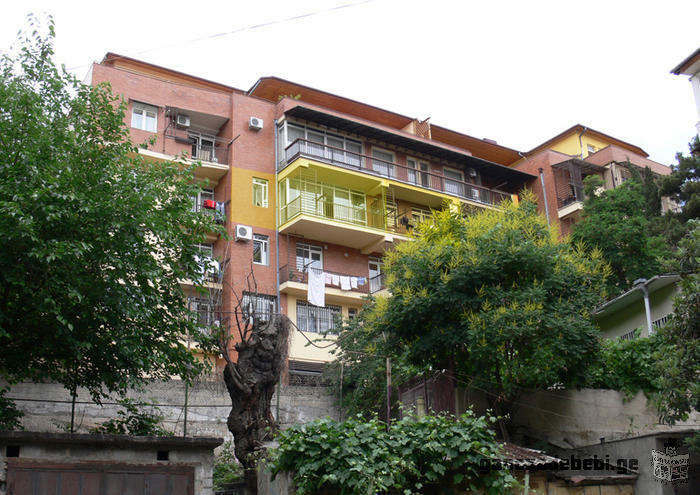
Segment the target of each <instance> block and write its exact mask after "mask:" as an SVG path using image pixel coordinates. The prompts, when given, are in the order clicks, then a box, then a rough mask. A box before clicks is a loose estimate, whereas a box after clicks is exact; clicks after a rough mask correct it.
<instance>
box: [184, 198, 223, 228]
mask: <svg viewBox="0 0 700 495" xmlns="http://www.w3.org/2000/svg"><path fill="white" fill-rule="evenodd" d="M192 211H194V212H197V213H199V212H202V213H204V214H205V215H211V216H212V217H214V220H215V221H216V222H217V223H221V224H224V223H226V215H225V214H224V213H222V212H220V211H217V210H215V209H211V208H205V207H204V203H196V202H195V203H193V204H192Z"/></svg>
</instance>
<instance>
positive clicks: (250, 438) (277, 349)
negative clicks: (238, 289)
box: [224, 315, 289, 495]
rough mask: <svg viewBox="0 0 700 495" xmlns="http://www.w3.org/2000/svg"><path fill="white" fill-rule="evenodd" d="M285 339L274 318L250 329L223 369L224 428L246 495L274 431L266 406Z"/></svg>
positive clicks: (281, 320)
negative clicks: (232, 445)
mask: <svg viewBox="0 0 700 495" xmlns="http://www.w3.org/2000/svg"><path fill="white" fill-rule="evenodd" d="M288 337H289V320H288V319H287V318H286V317H285V316H282V315H274V316H272V317H271V318H270V321H269V322H266V323H262V322H261V323H260V324H256V325H254V326H253V328H252V330H251V332H250V334H249V335H248V338H247V339H246V340H245V341H243V342H239V343H237V344H236V345H235V348H236V351H238V361H237V362H235V363H234V362H231V361H229V362H228V363H227V365H226V368H224V381H225V382H226V387H227V389H228V392H229V395H230V396H231V405H232V409H231V413H230V414H229V416H228V421H227V425H228V429H229V431H230V432H231V433H232V434H233V437H234V440H235V454H236V457H237V458H238V460H239V461H240V462H241V464H242V465H243V468H244V470H245V471H244V473H245V474H244V476H245V482H246V493H247V494H250V495H252V494H257V479H258V477H257V461H258V457H259V455H260V453H261V452H260V450H261V448H262V445H263V443H264V442H265V441H268V440H271V439H272V435H273V434H274V431H275V430H276V429H277V424H276V422H275V419H274V418H273V416H272V412H271V410H270V402H271V400H272V395H273V393H274V391H275V385H276V384H277V382H278V381H279V379H280V374H281V372H282V369H283V367H284V363H285V361H286V358H287V348H288V347H287V346H288V343H287V342H288Z"/></svg>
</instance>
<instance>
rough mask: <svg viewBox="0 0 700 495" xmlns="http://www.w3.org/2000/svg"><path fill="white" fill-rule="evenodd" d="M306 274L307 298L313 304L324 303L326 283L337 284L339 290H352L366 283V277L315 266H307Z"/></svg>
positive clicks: (320, 304)
mask: <svg viewBox="0 0 700 495" xmlns="http://www.w3.org/2000/svg"><path fill="white" fill-rule="evenodd" d="M308 274H309V276H308V279H309V280H308V284H307V285H308V294H307V300H308V301H309V303H310V304H313V305H314V306H325V305H326V285H335V286H339V287H340V290H352V289H357V288H358V287H359V286H360V285H365V284H366V283H367V278H366V277H353V276H351V275H338V274H336V273H331V272H324V271H323V270H322V269H321V268H316V267H308Z"/></svg>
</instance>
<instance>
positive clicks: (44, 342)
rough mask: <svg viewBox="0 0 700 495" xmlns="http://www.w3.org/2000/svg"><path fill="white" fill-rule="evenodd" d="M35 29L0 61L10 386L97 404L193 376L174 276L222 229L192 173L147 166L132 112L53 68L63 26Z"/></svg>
mask: <svg viewBox="0 0 700 495" xmlns="http://www.w3.org/2000/svg"><path fill="white" fill-rule="evenodd" d="M30 24H31V26H30V30H34V34H33V35H30V36H26V35H24V37H23V38H22V39H21V46H20V47H19V50H18V52H17V53H16V54H15V55H13V56H11V55H4V56H3V57H2V59H1V60H0V155H1V156H2V157H3V159H2V161H0V349H2V352H0V378H2V379H4V380H7V381H9V382H17V381H21V380H33V381H47V380H53V381H56V382H59V383H62V384H63V385H65V387H66V388H68V389H69V390H70V391H72V392H73V393H75V391H76V389H77V387H86V388H87V389H88V390H89V392H90V393H91V394H92V397H93V398H94V399H96V400H99V399H100V397H103V396H104V394H105V393H109V392H124V391H126V390H127V389H128V388H130V387H132V386H135V385H137V384H139V383H141V382H142V381H143V380H145V379H146V378H148V379H161V378H162V379H166V378H169V377H171V376H172V375H179V376H181V377H184V378H188V377H191V376H193V374H194V373H196V372H197V371H198V370H199V369H200V367H201V364H199V363H198V362H197V361H196V360H195V359H194V358H193V356H192V355H191V353H190V352H189V350H188V349H187V347H186V346H185V344H184V341H185V340H186V338H187V336H188V335H190V336H193V337H195V336H196V335H197V334H198V333H199V330H198V328H197V324H196V323H195V322H194V321H193V319H192V317H191V316H192V315H191V313H190V312H189V311H188V310H187V309H186V307H185V304H184V299H183V296H184V295H183V291H182V289H181V287H180V285H179V283H178V280H180V279H190V280H193V279H194V280H196V279H197V278H198V277H197V273H198V272H199V266H198V262H197V258H196V255H197V249H196V246H195V243H197V242H202V241H203V240H204V238H205V235H206V232H207V231H209V230H213V231H218V232H221V233H223V230H222V228H221V227H218V226H216V225H215V224H214V221H213V219H211V218H210V217H208V216H207V215H203V214H201V213H196V212H193V211H192V208H191V206H192V203H191V197H192V196H194V195H195V194H196V192H197V191H198V189H199V188H200V187H201V184H198V183H197V182H196V181H195V179H194V175H193V167H194V166H193V167H187V166H185V165H184V164H177V163H160V164H152V163H148V162H145V161H144V160H142V159H141V158H139V155H138V152H137V149H136V147H135V146H134V145H133V144H131V142H130V140H129V133H128V129H127V128H126V127H125V124H124V116H125V109H126V104H125V102H123V101H122V100H121V99H119V98H117V97H115V96H114V95H113V94H112V93H111V91H110V88H109V86H107V85H101V86H98V87H90V86H87V85H84V84H81V83H80V82H78V81H77V80H76V79H75V78H73V77H72V76H70V75H69V74H68V73H67V72H66V71H65V70H64V69H59V68H57V67H56V65H55V64H54V62H53V40H54V28H53V23H52V22H50V23H49V33H48V35H47V36H42V35H41V34H38V31H40V30H41V27H40V26H36V25H35V24H37V22H36V21H34V20H33V19H30Z"/></svg>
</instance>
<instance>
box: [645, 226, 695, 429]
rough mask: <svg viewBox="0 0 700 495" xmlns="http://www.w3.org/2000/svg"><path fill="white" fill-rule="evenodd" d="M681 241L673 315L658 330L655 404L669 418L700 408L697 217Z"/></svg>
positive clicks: (676, 417)
mask: <svg viewBox="0 0 700 495" xmlns="http://www.w3.org/2000/svg"><path fill="white" fill-rule="evenodd" d="M688 225H689V227H690V228H691V230H690V232H689V233H688V235H687V236H686V237H685V238H684V239H683V240H682V241H681V243H680V249H679V252H678V256H677V265H676V269H677V271H678V272H679V273H680V274H681V281H680V293H679V295H678V296H677V297H676V299H675V300H674V304H673V316H672V318H671V320H670V322H669V323H668V324H666V326H665V327H664V328H662V329H661V330H660V331H659V334H660V335H661V336H662V337H663V338H664V340H665V341H666V344H667V345H666V346H665V347H664V348H663V349H662V350H661V351H660V352H658V353H657V355H656V358H657V361H658V373H659V375H660V392H659V394H658V395H657V397H656V399H657V405H658V407H659V409H660V410H661V411H662V413H663V417H664V419H666V420H667V421H669V422H674V421H678V420H683V419H686V418H687V417H688V414H689V413H690V412H691V411H692V410H696V411H697V410H700V381H699V380H698V376H700V220H691V221H690V222H689V224H688Z"/></svg>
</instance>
